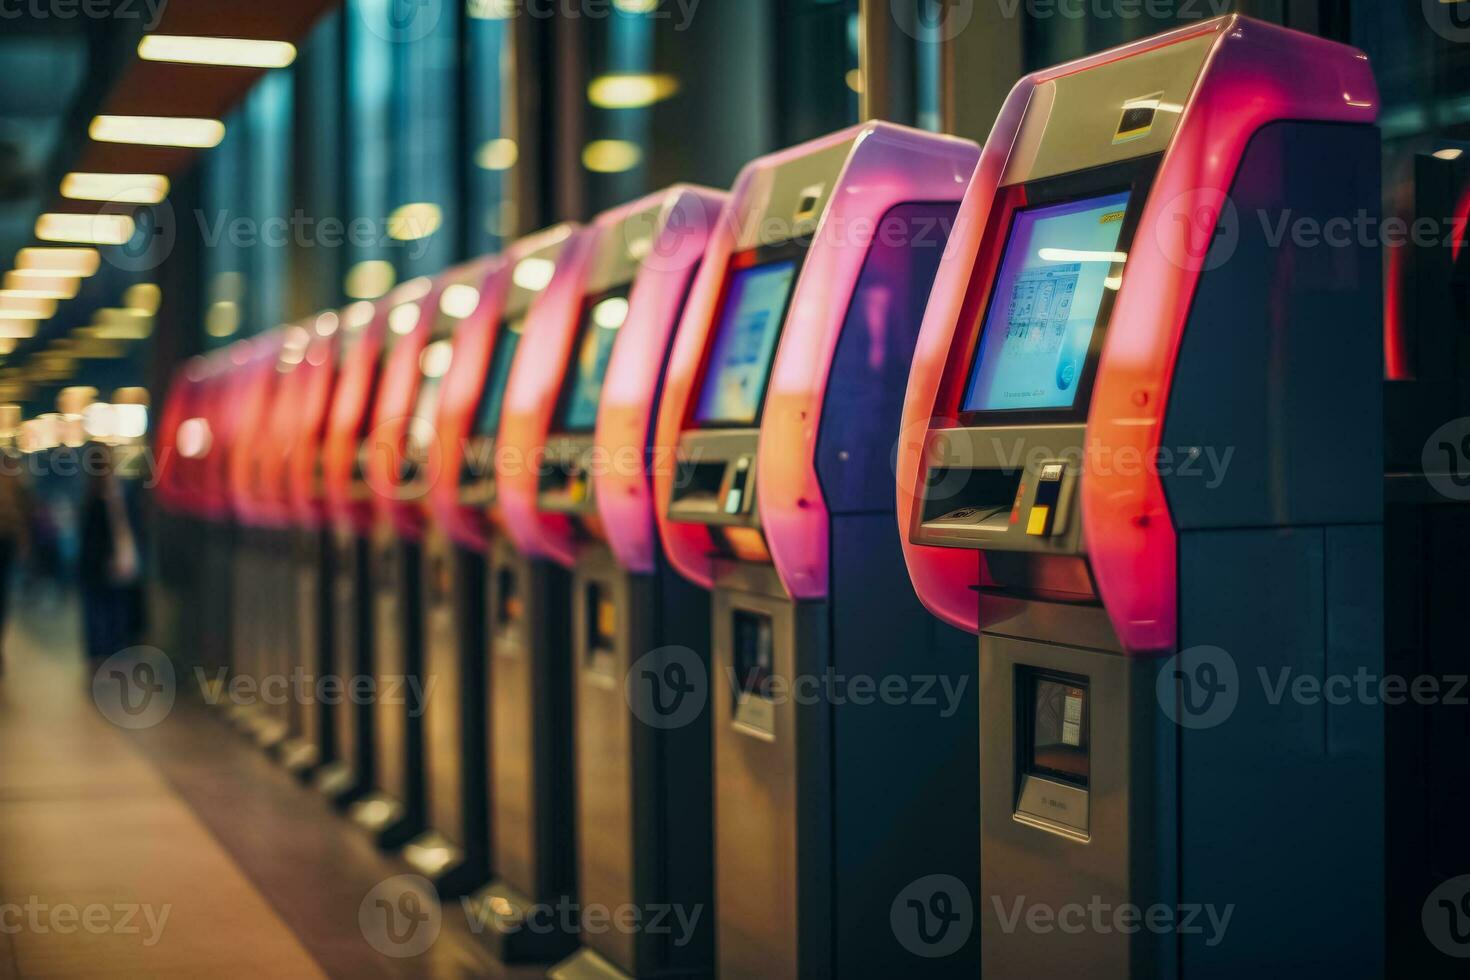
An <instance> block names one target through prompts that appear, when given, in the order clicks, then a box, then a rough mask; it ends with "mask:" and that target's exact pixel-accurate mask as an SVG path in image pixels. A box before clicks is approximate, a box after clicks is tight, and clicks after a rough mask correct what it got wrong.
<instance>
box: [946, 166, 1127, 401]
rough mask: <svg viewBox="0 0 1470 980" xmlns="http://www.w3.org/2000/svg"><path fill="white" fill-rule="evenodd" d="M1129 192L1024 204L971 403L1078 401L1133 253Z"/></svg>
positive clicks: (1004, 262) (970, 388)
mask: <svg viewBox="0 0 1470 980" xmlns="http://www.w3.org/2000/svg"><path fill="white" fill-rule="evenodd" d="M1128 198H1129V192H1127V191H1123V192H1121V193H1117V194H1109V195H1107V196H1105V197H1091V198H1086V199H1084V200H1080V201H1069V202H1067V203H1065V204H1054V205H1047V206H1043V207H1035V208H1026V209H1023V210H1020V211H1017V212H1016V216H1015V220H1014V221H1013V222H1012V224H1011V230H1010V236H1009V238H1008V239H1007V241H1006V248H1005V252H1004V253H1003V255H1002V257H1001V263H1000V274H999V275H998V276H997V277H996V284H995V291H994V293H993V294H992V296H991V300H990V308H989V309H988V310H987V311H986V314H985V326H984V329H983V331H982V332H981V335H980V350H979V354H978V356H977V357H976V360H975V366H974V368H973V369H972V371H971V374H970V381H969V384H968V385H967V387H966V391H965V400H964V404H963V406H962V407H963V410H964V411H967V412H990V411H1014V410H1035V409H1053V408H1070V407H1071V406H1072V404H1073V403H1074V402H1075V401H1076V398H1077V388H1078V382H1079V380H1080V379H1081V377H1082V371H1083V368H1084V367H1086V364H1087V354H1088V349H1089V347H1090V345H1091V343H1092V335H1093V331H1094V329H1095V328H1096V326H1097V318H1098V311H1099V310H1100V308H1101V307H1102V302H1103V296H1104V295H1105V293H1106V291H1107V290H1108V289H1116V288H1118V285H1119V280H1115V279H1112V278H1110V277H1111V276H1113V275H1114V269H1115V268H1116V267H1118V265H1119V264H1121V263H1122V262H1123V261H1124V260H1125V259H1126V256H1125V255H1123V254H1122V253H1120V252H1119V251H1118V237H1119V235H1120V233H1121V232H1122V229H1123V216H1124V213H1125V212H1126V210H1127V208H1128Z"/></svg>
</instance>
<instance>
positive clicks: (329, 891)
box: [0, 597, 533, 980]
mask: <svg viewBox="0 0 1470 980" xmlns="http://www.w3.org/2000/svg"><path fill="white" fill-rule="evenodd" d="M17 598H18V599H20V600H21V601H18V602H17V603H16V607H17V608H16V614H17V616H16V619H15V621H14V622H12V623H11V624H10V626H9V629H8V630H7V635H6V637H5V653H4V658H5V669H4V672H3V674H0V980H9V978H11V977H74V976H82V975H85V976H94V977H95V976H104V977H105V976H153V977H189V978H197V977H201V976H208V977H210V978H220V977H246V976H249V977H261V976H267V977H282V978H284V977H290V978H298V977H300V978H309V977H321V976H334V977H400V976H414V977H424V976H427V977H446V978H447V977H461V976H480V977H484V976H490V977H515V976H517V975H518V974H517V973H516V972H515V971H508V970H506V969H504V968H502V967H499V966H498V965H497V964H496V963H495V961H494V960H492V959H491V958H490V957H489V956H488V955H487V954H486V953H485V952H484V951H483V950H482V949H481V948H480V946H479V941H478V940H477V938H476V937H475V936H474V935H473V933H472V931H471V928H470V926H469V924H468V922H467V918H466V916H465V915H463V914H462V912H461V909H460V908H459V907H458V906H454V907H451V906H449V905H446V906H445V907H444V908H443V909H442V910H439V912H440V914H439V915H438V916H437V920H438V928H437V933H436V934H435V935H433V937H432V941H429V942H427V943H425V942H423V941H422V939H423V937H422V936H415V937H414V941H413V942H410V943H405V942H402V941H401V938H395V937H400V936H401V933H402V928H401V927H402V923H399V926H400V928H399V929H394V927H393V926H394V924H393V923H386V924H385V923H384V922H383V919H382V917H383V915H384V912H383V911H382V909H381V908H380V907H379V906H378V904H377V903H376V902H375V901H374V898H373V896H374V894H377V893H374V891H373V890H374V888H375V887H377V886H379V885H380V883H382V882H384V881H391V879H393V878H394V876H396V875H399V874H402V873H403V872H404V870H405V869H403V868H402V867H400V866H398V865H396V864H394V863H393V862H392V861H391V860H389V859H387V858H385V857H384V856H382V855H380V854H379V853H378V852H376V851H375V850H374V849H373V848H372V847H371V846H370V845H369V844H368V843H367V842H366V841H365V840H363V839H361V838H360V837H359V836H358V835H357V834H355V833H353V832H351V828H350V827H349V826H348V825H347V824H346V823H345V822H344V821H343V820H342V818H340V817H339V816H338V815H337V814H335V813H334V812H332V811H331V809H330V808H329V807H328V806H327V805H326V804H325V803H324V802H323V801H321V800H320V799H318V798H317V797H316V795H315V794H314V793H312V792H311V791H310V790H308V789H307V788H306V787H304V786H302V785H300V784H298V783H297V782H295V781H294V780H293V779H292V777H290V776H289V775H288V774H286V773H285V772H284V771H283V770H282V769H280V768H279V767H278V766H276V765H275V764H274V763H272V762H271V761H269V760H268V759H266V758H265V757H264V756H263V755H261V754H259V753H258V752H256V751H255V750H254V749H252V748H251V747H250V746H249V745H247V744H246V743H245V742H243V741H242V740H241V739H240V737H239V736H238V735H235V734H234V733H233V732H232V731H231V730H229V729H228V728H226V727H225V725H224V723H223V722H222V721H221V720H219V719H217V718H215V717H213V715H212V713H211V712H210V710H209V709H207V708H205V707H204V706H203V705H201V704H196V703H193V702H188V701H185V700H183V699H181V700H180V701H179V702H178V703H177V704H175V705H174V707H173V709H172V710H171V711H170V713H169V714H168V716H167V718H166V719H165V720H164V721H163V722H161V723H159V724H157V725H155V726H153V727H151V728H149V729H147V730H145V731H138V732H133V731H128V730H126V729H124V728H122V727H119V726H117V725H115V724H113V723H112V722H110V721H108V720H107V719H106V718H105V717H104V716H103V714H102V713H101V712H99V710H98V708H97V706H96V704H95V703H94V700H93V695H92V687H91V678H90V676H89V674H88V672H87V670H86V668H85V666H84V664H83V658H82V655H81V653H80V636H79V630H78V626H77V616H76V610H75V604H74V603H73V602H72V601H71V600H69V599H59V600H54V601H51V602H37V601H33V600H27V599H26V598H24V597H17ZM180 682H181V683H180V685H179V686H180V688H181V689H186V688H188V687H189V686H190V685H189V684H188V683H187V681H185V679H183V678H180ZM426 921H427V922H428V924H427V925H425V926H424V928H430V929H432V928H433V927H434V922H433V921H432V920H426ZM410 926H411V927H412V924H410ZM424 947H427V948H424ZM421 950H422V951H421ZM404 953H413V954H415V955H402V954H404ZM524 975H526V976H530V975H533V974H532V972H526V973H524Z"/></svg>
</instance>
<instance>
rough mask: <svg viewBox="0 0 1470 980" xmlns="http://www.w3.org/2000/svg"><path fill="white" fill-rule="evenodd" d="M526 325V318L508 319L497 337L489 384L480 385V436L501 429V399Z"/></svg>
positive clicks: (477, 416) (477, 425)
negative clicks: (481, 386)
mask: <svg viewBox="0 0 1470 980" xmlns="http://www.w3.org/2000/svg"><path fill="white" fill-rule="evenodd" d="M524 326H525V321H524V320H522V319H515V320H507V321H506V322H505V323H504V324H503V325H502V326H501V328H500V335H499V336H498V337H496V339H495V351H494V353H493V354H492V355H491V357H490V370H489V371H488V372H486V374H485V386H484V387H483V388H481V389H480V404H479V407H478V408H476V409H475V435H477V436H493V435H495V434H496V433H497V432H499V431H500V403H501V402H502V401H503V400H504V399H505V385H506V382H508V381H509V380H510V366H511V364H513V363H514V362H515V359H516V348H518V347H519V346H520V344H521V332H522V329H523V328H524Z"/></svg>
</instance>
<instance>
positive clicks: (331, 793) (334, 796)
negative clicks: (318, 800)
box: [313, 762, 362, 809]
mask: <svg viewBox="0 0 1470 980" xmlns="http://www.w3.org/2000/svg"><path fill="white" fill-rule="evenodd" d="M313 781H314V783H315V785H316V789H317V792H318V793H321V794H322V795H323V796H325V797H326V798H327V799H329V800H331V801H332V804H333V805H334V806H336V807H338V808H339V809H345V808H347V807H348V806H349V805H351V804H352V803H353V802H355V801H356V800H357V799H358V797H360V796H361V795H362V780H361V779H360V778H359V777H358V774H357V771H356V770H355V769H353V768H352V767H351V766H349V765H348V764H347V763H345V762H332V763H329V764H327V765H325V766H323V767H322V768H320V769H318V770H317V771H316V776H315V779H314V780H313Z"/></svg>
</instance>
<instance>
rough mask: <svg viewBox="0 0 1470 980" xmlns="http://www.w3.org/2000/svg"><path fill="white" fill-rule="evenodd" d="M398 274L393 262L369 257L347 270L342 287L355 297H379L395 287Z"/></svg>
mask: <svg viewBox="0 0 1470 980" xmlns="http://www.w3.org/2000/svg"><path fill="white" fill-rule="evenodd" d="M397 275H398V274H397V273H396V272H394V270H393V263H391V262H387V261H384V260H383V259H368V260H366V261H364V262H359V263H357V264H356V265H354V266H353V267H352V268H350V269H348V270H347V279H346V281H345V282H344V283H343V286H342V288H343V291H344V292H346V293H347V295H348V296H350V297H352V298H353V299H377V298H378V297H379V296H382V295H384V294H385V293H387V292H388V290H390V289H392V288H393V282H394V280H395V279H396V278H397Z"/></svg>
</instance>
